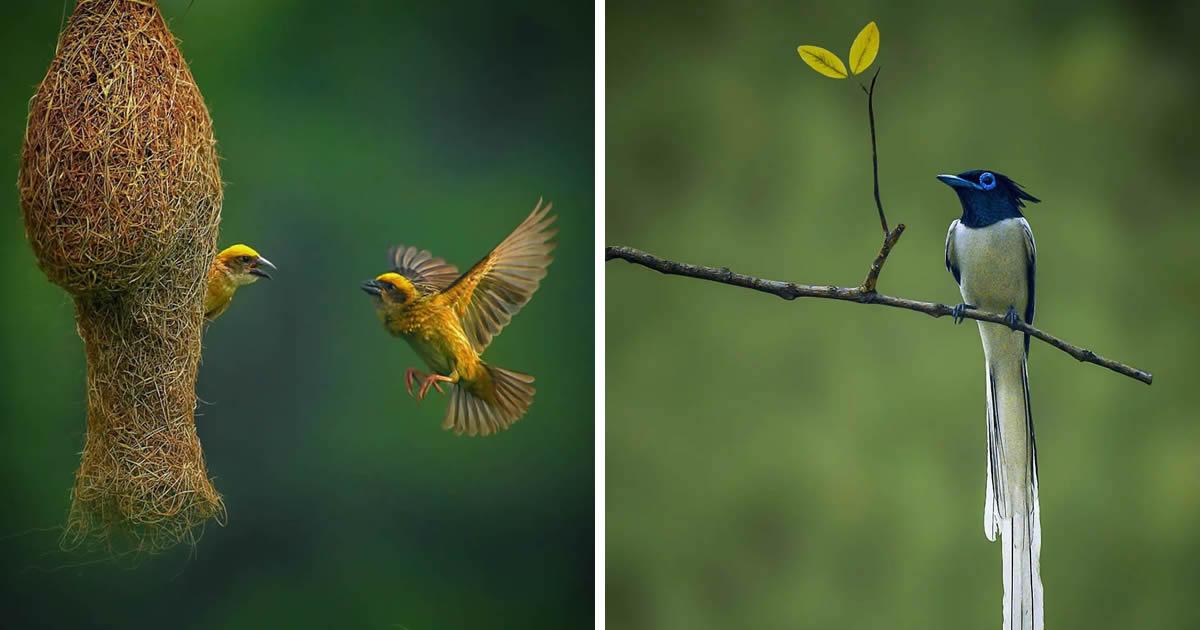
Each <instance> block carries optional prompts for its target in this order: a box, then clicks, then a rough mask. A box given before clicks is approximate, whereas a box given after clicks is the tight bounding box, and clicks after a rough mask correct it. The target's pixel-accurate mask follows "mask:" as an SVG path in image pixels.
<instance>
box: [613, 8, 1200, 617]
mask: <svg viewBox="0 0 1200 630" xmlns="http://www.w3.org/2000/svg"><path fill="white" fill-rule="evenodd" d="M1198 17H1200V15H1197V5H1196V4H1195V3H1183V2H1179V3H1175V4H1174V5H1170V4H1163V5H1162V6H1159V7H1158V8H1146V7H1144V6H1143V5H1142V4H1138V3H1132V2H1129V3H1125V4H1124V5H1118V6H1110V7H1107V8H1102V7H1099V6H1097V5H1094V4H1092V3H1084V2H1074V3H1069V2H1067V3H1054V4H1053V6H1048V5H1047V4H1046V3H1035V2H1020V3H1005V2H994V3H983V4H964V3H961V2H955V3H951V2H943V3H929V4H925V5H922V6H910V5H908V4H906V3H886V2H864V1H850V2H826V3H820V4H817V3H810V2H775V3H745V2H699V3H696V2H687V3H684V2H673V3H656V4H653V5H647V4H646V3H609V5H608V14H607V51H608V58H607V68H606V77H607V79H606V80H607V85H606V91H607V93H606V111H607V128H606V133H607V138H606V150H607V173H606V177H607V182H606V191H607V192H606V194H607V202H606V203H607V209H606V231H607V233H606V241H607V242H608V243H610V244H623V245H631V246H634V247H639V248H642V249H645V250H648V251H651V252H653V253H656V254H659V255H662V256H665V257H668V258H675V259H679V260H685V261H688V262H693V263H699V264H709V265H714V266H728V267H730V268H732V269H733V270H734V271H739V272H743V273H749V274H754V275H759V276H764V277H769V278H773V279H781V280H792V281H796V282H805V283H812V284H841V285H856V284H857V283H859V282H860V281H861V280H862V278H863V275H864V274H865V272H866V269H867V266H868V264H869V263H870V261H871V259H872V257H873V256H874V255H875V253H876V252H877V250H878V248H879V244H880V241H881V235H880V230H879V222H878V218H877V216H876V211H875V208H874V202H873V199H872V193H871V169H870V143H869V142H870V141H869V134H868V131H867V116H866V114H867V112H866V105H867V104H866V98H865V96H864V95H863V93H862V92H861V90H860V89H859V87H858V84H859V83H860V82H862V81H864V80H865V79H859V78H855V79H852V80H849V81H845V80H843V81H836V80H832V79H828V78H825V77H822V76H820V75H818V74H816V73H815V72H813V71H812V70H810V69H809V68H808V67H807V66H806V65H805V64H804V63H803V62H802V60H801V59H800V58H799V56H798V55H797V54H796V46H797V45H799V44H816V45H820V46H823V47H826V48H829V49H831V50H833V51H834V52H836V53H838V54H839V55H841V56H842V58H843V59H845V58H846V55H847V52H848V51H849V48H850V43H851V41H852V40H853V38H854V35H855V34H856V33H857V32H858V31H859V29H861V28H862V27H863V25H864V24H866V23H867V22H868V21H871V20H875V21H877V22H878V25H879V27H880V30H881V32H882V36H881V41H882V48H881V50H880V53H879V57H878V59H877V60H876V62H875V63H876V65H877V66H882V68H883V71H882V74H881V75H880V78H879V83H878V88H877V92H876V99H875V107H876V119H877V121H876V122H877V125H878V132H879V156H880V171H881V172H880V180H881V181H880V183H881V186H882V191H883V199H884V205H885V207H886V209H887V211H888V218H889V219H890V221H891V222H892V223H893V224H894V223H896V222H903V223H905V224H906V225H907V226H908V230H907V231H906V232H905V234H904V237H903V238H902V239H901V241H900V243H899V245H898V246H897V247H896V249H895V251H894V252H893V253H892V256H891V258H890V259H889V261H888V264H887V267H886V268H885V270H884V272H883V277H882V281H881V283H880V290H881V291H883V292H885V293H889V294H892V295H899V296H904V297H910V298H914V299H924V300H934V301H941V302H946V303H951V304H953V303H957V302H958V301H959V299H960V298H959V295H958V292H957V288H956V287H955V285H954V282H953V279H952V278H951V277H950V275H949V274H948V273H947V272H946V270H945V268H944V266H943V243H944V239H945V234H946V227H947V225H948V224H949V223H950V222H951V221H952V220H953V219H955V218H957V217H958V215H959V213H960V207H959V203H958V200H957V199H956V197H955V195H954V194H953V193H952V192H951V191H950V190H949V189H947V188H946V187H945V186H944V185H942V184H940V183H938V182H937V181H936V180H935V179H934V175H935V174H937V173H943V172H951V173H956V172H960V171H963V170H967V169H973V168H990V169H995V170H999V171H1001V172H1003V173H1006V174H1008V175H1011V176H1013V177H1014V178H1015V179H1017V181H1019V182H1021V183H1022V184H1024V185H1026V186H1027V188H1028V189H1029V190H1030V191H1031V192H1032V193H1033V194H1034V195H1036V196H1038V197H1040V198H1042V199H1043V200H1044V202H1043V203H1041V204H1037V205H1031V206H1030V207H1029V208H1028V211H1027V216H1028V217H1029V221H1030V223H1031V224H1032V226H1033V230H1034V233H1035V235H1036V236H1037V243H1038V255H1039V259H1038V300H1037V306H1038V309H1037V324H1038V325H1039V326H1040V327H1043V328H1044V329H1045V330H1047V331H1049V332H1050V333H1052V334H1056V335H1060V336H1062V337H1064V338H1066V339H1067V340H1069V341H1072V342H1075V343H1078V344H1081V345H1084V346H1086V347H1089V348H1091V349H1093V350H1095V351H1097V352H1099V353H1100V354H1103V355H1105V356H1108V357H1112V358H1115V359H1117V360H1121V361H1125V362H1128V363H1131V364H1133V365H1136V366H1138V367H1141V368H1144V369H1147V370H1149V371H1151V372H1153V373H1154V375H1155V384H1154V385H1153V386H1150V387H1147V386H1146V385H1144V384H1141V383H1138V382H1136V381H1134V380H1131V379H1129V378H1126V377H1123V376H1119V375H1117V374H1114V373H1112V372H1109V371H1107V370H1104V369H1102V368H1099V367H1096V366H1092V365H1086V364H1080V363H1077V362H1076V361H1075V360H1073V359H1071V358H1070V357H1069V356H1067V355H1066V354H1064V353H1062V352H1059V351H1057V350H1055V349H1053V348H1051V347H1050V346H1047V345H1045V344H1043V343H1041V342H1037V341H1035V342H1034V344H1033V348H1032V351H1031V358H1030V375H1031V380H1032V388H1031V389H1032V398H1033V406H1034V417H1035V419H1036V421H1037V436H1038V446H1039V455H1040V463H1041V481H1042V486H1041V506H1042V523H1043V549H1042V569H1043V573H1042V575H1043V579H1044V582H1045V592H1046V618H1047V620H1048V627H1051V626H1052V627H1054V628H1097V627H1112V628H1121V627H1139V628H1189V627H1198V626H1200V608H1198V607H1197V606H1196V602H1195V597H1196V593H1197V592H1198V591H1200V561H1198V559H1200V422H1197V413H1196V410H1195V401H1196V396H1197V389H1196V383H1197V379H1198V378H1200V372H1198V371H1197V370H1196V367H1195V365H1196V356H1197V354H1198V353H1200V334H1198V329H1197V322H1198V321H1200V310H1198V308H1197V307H1198V304H1200V300H1198V298H1197V295H1198V293H1200V281H1198V280H1197V274H1196V270H1195V266H1196V263H1197V254H1196V236H1197V233H1198V230H1200V213H1198V208H1197V203H1196V201H1195V200H1196V191H1195V182H1196V177H1195V175H1196V172H1197V168H1198V167H1200V152H1198V146H1197V141H1196V132H1195V122H1194V119H1195V111H1196V103H1197V102H1198V101H1200V82H1198V81H1197V79H1196V72H1197V70H1196V66H1195V60H1196V59H1197V58H1200V54H1198V53H1200V48H1198V42H1200V31H1198V30H1197V28H1196V24H1197V23H1200V22H1198V20H1197V18H1198ZM872 70H874V68H872ZM868 78H869V77H868ZM605 272H606V274H605V287H606V301H605V317H606V335H607V336H606V354H607V358H606V375H605V378H606V381H605V382H606V388H607V393H606V410H607V411H606V414H607V417H606V435H607V437H606V452H607V454H606V461H607V476H606V484H607V488H606V501H607V508H606V509H607V519H606V544H607V554H606V556H607V557H606V573H607V578H606V582H607V585H606V588H607V615H608V620H609V624H610V626H612V627H621V628H631V629H636V628H663V629H672V628H687V629H689V630H691V629H697V630H698V629H703V628H721V629H725V628H984V627H996V626H998V625H999V624H1000V617H1001V606H1000V598H1001V591H1002V587H1001V576H1000V562H1001V558H1000V556H1001V553H1000V547H999V545H998V544H994V543H989V542H988V541H987V540H986V539H985V538H984V536H983V531H982V512H983V489H984V472H985V469H984V458H985V432H984V389H983V365H982V363H983V362H982V352H981V348H980V344H979V337H978V333H977V330H976V328H975V326H974V325H973V324H967V325H963V326H960V327H955V326H953V325H952V324H951V322H950V320H949V318H945V319H933V318H929V317H927V316H925V315H920V314H916V313H912V312H908V311H902V310H897V309H889V308H883V307H868V306H862V305H856V304H851V303H845V302H834V301H828V300H799V301H796V302H785V301H783V300H780V299H779V298H777V297H773V296H770V295H766V294H759V293H753V292H750V291H747V290H744V289H738V288H733V287H728V286H723V285H719V284H715V283H707V282H701V281H698V280H692V279H686V278H677V277H666V276H662V275H659V274H657V273H654V272H653V271H650V270H647V269H645V268H641V267H634V266H631V265H627V264H626V263H624V262H620V261H615V262H610V263H608V264H607V265H606V267H605Z"/></svg>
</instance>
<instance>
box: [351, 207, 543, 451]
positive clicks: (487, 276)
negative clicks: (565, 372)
mask: <svg viewBox="0 0 1200 630" xmlns="http://www.w3.org/2000/svg"><path fill="white" fill-rule="evenodd" d="M550 207H551V206H550V205H549V204H547V205H546V206H545V207H544V208H543V207H542V203H541V200H539V201H538V205H537V206H536V207H535V208H534V209H533V212H532V213H530V215H529V217H528V218H526V219H525V221H523V222H522V223H521V224H520V225H519V226H517V228H516V229H515V230H513V232H512V234H510V235H509V236H508V237H507V238H505V239H504V240H503V241H502V242H501V243H500V244H499V245H497V246H496V247H495V249H493V250H492V251H491V252H490V253H489V254H488V255H487V256H484V257H483V259H482V260H480V261H479V262H478V263H476V264H475V265H474V266H473V267H471V268H470V269H469V270H467V272H466V273H464V274H462V275H459V274H458V270H457V269H456V268H455V267H454V266H453V265H449V264H447V263H446V262H445V261H443V260H442V259H441V258H434V257H433V255H432V254H430V253H429V252H428V251H425V250H418V249H417V248H415V247H406V246H403V245H399V246H396V247H393V248H392V250H391V252H390V258H391V260H392V267H393V270H392V271H391V272H388V273H384V274H381V275H380V276H378V277H377V278H375V279H374V280H368V281H367V282H365V283H363V290H365V291H366V292H367V293H369V294H371V296H372V297H373V298H374V300H375V306H376V314H377V315H378V316H379V320H380V322H382V323H383V326H384V328H385V329H387V331H388V332H389V333H391V334H392V335H394V336H397V337H400V338H402V339H404V340H405V341H407V342H408V344H409V345H410V346H411V347H412V348H413V350H414V351H415V352H416V353H417V356H419V357H420V358H421V359H422V360H423V361H424V362H425V364H426V365H427V366H429V369H430V370H431V371H432V373H431V374H428V375H426V374H422V373H420V372H418V371H417V370H415V369H412V368H410V369H408V370H407V371H406V372H405V384H406V386H407V388H408V391H409V393H412V386H413V384H414V382H415V381H416V380H417V379H418V378H419V379H420V380H421V386H420V389H419V390H418V392H417V398H418V399H421V398H423V397H424V396H425V394H426V392H427V391H428V390H429V388H430V387H432V388H434V389H437V390H438V391H439V392H441V391H442V389H441V385H440V383H450V384H451V392H450V402H449V407H448V408H447V410H446V418H445V422H444V423H443V425H442V426H443V428H446V429H454V432H455V433H459V434H461V433H467V434H469V435H477V434H482V435H488V434H490V433H494V432H497V431H499V430H501V429H506V428H508V426H509V425H510V424H511V423H513V422H516V421H517V420H518V419H520V418H521V417H522V416H523V415H525V412H526V411H527V410H528V409H529V406H530V405H531V404H532V403H533V394H534V388H533V386H532V385H530V383H532V382H533V377H532V376H529V375H528V374H521V373H519V372H512V371H510V370H505V369H503V368H499V367H496V366H493V365H489V364H487V363H485V362H484V361H483V360H482V359H481V358H480V356H479V355H480V354H481V353H482V352H483V351H484V349H485V348H486V347H487V345H488V343H490V342H491V339H492V337H494V336H495V335H497V334H499V333H500V330H501V329H503V328H504V326H505V325H507V324H508V322H509V321H510V320H511V319H512V316H513V315H514V314H516V313H517V311H519V310H520V309H521V307H522V306H524V305H525V304H526V303H527V302H528V301H529V299H530V297H532V296H533V293H534V291H536V290H537V288H538V285H539V283H540V282H541V279H542V278H543V277H545V275H546V267H547V266H548V265H549V264H550V261H551V260H552V258H551V257H550V255H549V254H550V251H551V250H553V249H554V243H553V242H551V241H550V238H551V237H553V236H554V234H555V231H554V230H551V229H549V227H550V224H551V223H553V222H554V219H555V218H556V217H553V216H550V217H547V214H548V213H549V212H550ZM443 393H444V392H443Z"/></svg>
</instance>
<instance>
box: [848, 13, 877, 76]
mask: <svg viewBox="0 0 1200 630" xmlns="http://www.w3.org/2000/svg"><path fill="white" fill-rule="evenodd" d="M878 54H879V27H878V26H875V23H874V22H871V23H870V24H868V25H866V26H864V27H863V30H861V31H859V32H858V37H855V38H854V43H853V44H851V46H850V71H851V72H853V73H854V74H859V73H860V72H862V71H863V70H866V69H867V68H869V67H871V63H872V62H874V61H875V55H878Z"/></svg>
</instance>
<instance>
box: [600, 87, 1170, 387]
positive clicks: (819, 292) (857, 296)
mask: <svg viewBox="0 0 1200 630" xmlns="http://www.w3.org/2000/svg"><path fill="white" fill-rule="evenodd" d="M878 77H879V70H878V69H877V70H876V71H875V76H874V77H872V78H871V85H870V88H867V87H866V86H863V91H864V92H866V93H867V114H868V117H869V119H870V122H871V159H872V165H873V169H874V174H875V180H874V183H875V207H876V208H877V209H878V210H879V223H880V225H881V226H882V227H883V234H884V238H883V245H882V246H881V247H880V248H879V253H878V254H877V255H876V256H875V260H873V261H872V262H871V266H870V267H869V268H868V269H867V275H866V277H865V278H863V281H862V284H860V285H859V286H857V287H835V286H819V285H807V284H796V283H793V282H780V281H778V280H767V279H764V278H756V277H754V276H747V275H743V274H740V273H735V272H733V271H731V270H730V269H729V268H728V267H720V268H716V267H705V266H701V265H692V264H688V263H683V262H677V261H673V260H667V259H665V258H659V257H658V256H655V255H653V254H649V253H647V252H644V251H641V250H639V249H634V248H632V247H623V246H619V245H609V246H608V247H605V248H604V260H605V261H606V262H607V261H609V260H614V259H621V260H625V261H627V262H630V263H633V264H637V265H641V266H643V267H648V268H650V269H653V270H655V271H658V272H659V273H663V274H666V275H674V276H686V277H689V278H699V279H701V280H710V281H712V282H719V283H721V284H728V285H732V286H736V287H743V288H746V289H753V290H755V291H760V292H763V293H770V294H772V295H777V296H779V297H781V298H783V299H785V300H794V299H796V298H798V297H815V298H826V299H831V300H845V301H849V302H858V303H860V304H880V305H883V306H891V307H895V308H904V309H908V310H910V311H916V312H918V313H925V314H926V315H930V316H932V317H945V316H949V315H952V314H953V308H952V307H950V306H947V305H945V304H941V303H938V302H920V301H917V300H910V299H907V298H899V297H893V296H890V295H884V294H882V293H879V292H878V291H876V286H877V285H878V283H879V274H880V273H881V272H882V271H883V264H884V263H885V262H887V257H888V254H890V253H891V251H892V248H893V247H895V246H896V243H897V242H898V241H899V240H900V235H901V234H903V233H904V224H903V223H900V224H897V225H896V228H895V229H893V230H889V229H888V224H887V219H886V218H885V216H884V213H883V203H882V202H881V201H880V198H879V158H878V153H877V151H876V147H875V108H874V105H873V100H874V94H875V80H876V79H877V78H878ZM961 316H962V317H964V318H966V319H974V320H977V321H981V322H990V323H993V324H1000V325H1002V326H1009V327H1010V328H1012V329H1013V330H1019V331H1021V332H1024V333H1027V334H1029V335H1030V336H1032V337H1036V338H1037V339H1040V340H1041V341H1044V342H1046V343H1048V344H1050V345H1052V346H1054V347H1055V348H1058V349H1059V350H1062V351H1063V352H1066V353H1067V354H1069V355H1071V356H1072V357H1074V358H1075V359H1077V360H1078V361H1080V362H1084V363H1093V364H1095V365H1099V366H1101V367H1104V368H1108V369H1110V370H1112V371H1114V372H1116V373H1118V374H1123V375H1125V376H1128V377H1130V378H1132V379H1136V380H1138V381H1141V382H1143V383H1145V384H1147V385H1149V384H1151V383H1152V382H1153V381H1154V376H1153V375H1151V374H1150V373H1149V372H1145V371H1143V370H1139V369H1137V368H1135V367H1132V366H1129V365H1125V364H1124V363H1120V362H1117V361H1113V360H1111V359H1106V358H1104V357H1102V356H1100V355H1097V354H1096V353H1095V352H1092V351H1091V350H1088V349H1086V348H1081V347H1079V346H1076V345H1074V344H1070V343H1067V342H1066V341H1063V340H1062V339H1059V338H1058V337H1055V336H1053V335H1051V334H1049V333H1046V332H1043V331H1041V330H1038V329H1037V328H1034V327H1033V326H1030V325H1029V324H1028V323H1026V322H1023V321H1017V322H1016V323H1015V324H1012V325H1010V324H1009V323H1008V322H1007V321H1006V320H1005V318H1004V316H1003V315H1000V314H996V313H987V312H984V311H979V310H975V309H966V310H964V311H963V312H962V313H961Z"/></svg>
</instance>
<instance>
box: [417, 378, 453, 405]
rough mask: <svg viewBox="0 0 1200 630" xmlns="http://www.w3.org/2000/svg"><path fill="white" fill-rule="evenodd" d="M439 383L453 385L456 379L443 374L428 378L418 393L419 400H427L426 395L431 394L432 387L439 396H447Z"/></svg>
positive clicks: (422, 383)
mask: <svg viewBox="0 0 1200 630" xmlns="http://www.w3.org/2000/svg"><path fill="white" fill-rule="evenodd" d="M439 381H440V382H443V383H453V382H454V379H452V378H450V377H449V376H442V375H441V374H430V375H429V376H426V377H425V380H424V381H422V382H421V389H420V390H418V391H417V400H422V399H423V398H425V394H426V393H428V392H429V388H430V387H431V386H432V387H433V388H434V389H436V390H438V393H439V394H445V393H446V392H444V391H442V386H441V385H438V382H439Z"/></svg>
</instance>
